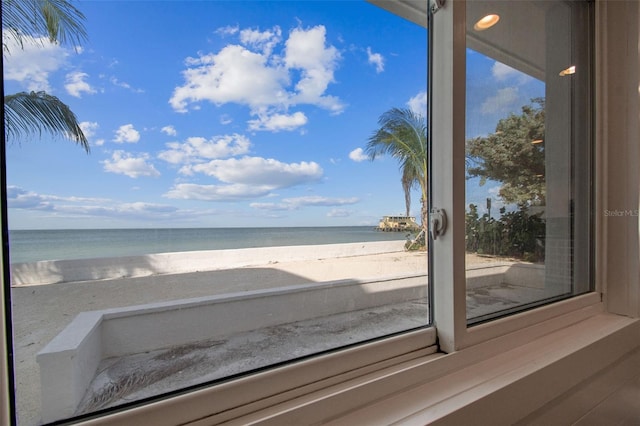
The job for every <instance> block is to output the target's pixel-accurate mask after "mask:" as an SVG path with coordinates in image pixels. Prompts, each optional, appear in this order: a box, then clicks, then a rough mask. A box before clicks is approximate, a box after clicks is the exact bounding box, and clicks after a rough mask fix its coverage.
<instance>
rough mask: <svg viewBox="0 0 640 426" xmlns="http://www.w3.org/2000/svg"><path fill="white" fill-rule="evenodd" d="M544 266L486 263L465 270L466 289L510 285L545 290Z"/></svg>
mask: <svg viewBox="0 0 640 426" xmlns="http://www.w3.org/2000/svg"><path fill="white" fill-rule="evenodd" d="M544 270H545V268H544V265H539V264H531V263H513V262H504V263H502V262H500V263H498V262H497V263H487V264H479V265H472V266H469V267H468V268H467V271H466V276H467V289H469V290H470V289H476V288H482V287H489V286H494V285H498V284H511V285H516V286H522V287H532V288H540V289H542V288H545V276H544Z"/></svg>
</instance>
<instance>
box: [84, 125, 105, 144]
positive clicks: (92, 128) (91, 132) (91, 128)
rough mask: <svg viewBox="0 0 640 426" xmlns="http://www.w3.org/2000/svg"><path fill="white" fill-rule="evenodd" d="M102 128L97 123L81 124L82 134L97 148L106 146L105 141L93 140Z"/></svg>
mask: <svg viewBox="0 0 640 426" xmlns="http://www.w3.org/2000/svg"><path fill="white" fill-rule="evenodd" d="M99 127H100V126H99V125H98V123H97V122H95V121H83V122H81V123H80V128H81V129H82V133H84V135H85V136H86V138H87V140H89V142H91V143H92V144H93V145H95V146H102V145H104V139H95V140H94V139H93V137H94V136H95V135H96V131H97V130H98V128H99Z"/></svg>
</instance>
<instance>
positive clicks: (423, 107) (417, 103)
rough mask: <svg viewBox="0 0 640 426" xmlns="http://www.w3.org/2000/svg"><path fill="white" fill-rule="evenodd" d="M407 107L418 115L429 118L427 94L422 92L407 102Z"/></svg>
mask: <svg viewBox="0 0 640 426" xmlns="http://www.w3.org/2000/svg"><path fill="white" fill-rule="evenodd" d="M407 105H408V106H409V108H410V109H411V111H413V112H414V113H416V114H420V115H421V116H422V117H425V118H426V116H427V92H420V93H418V94H417V95H415V96H414V97H412V98H411V99H409V101H408V102H407Z"/></svg>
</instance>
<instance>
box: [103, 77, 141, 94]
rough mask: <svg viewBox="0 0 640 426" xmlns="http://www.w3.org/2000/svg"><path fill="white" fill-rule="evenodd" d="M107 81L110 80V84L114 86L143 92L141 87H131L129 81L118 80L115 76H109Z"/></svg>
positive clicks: (134, 91)
mask: <svg viewBox="0 0 640 426" xmlns="http://www.w3.org/2000/svg"><path fill="white" fill-rule="evenodd" d="M109 81H110V82H111V84H113V85H114V86H118V87H122V88H123V89H127V90H130V91H132V92H133V93H144V90H142V89H136V88H134V87H132V86H131V85H130V84H129V83H127V82H124V81H120V80H118V79H117V78H116V77H111V78H109Z"/></svg>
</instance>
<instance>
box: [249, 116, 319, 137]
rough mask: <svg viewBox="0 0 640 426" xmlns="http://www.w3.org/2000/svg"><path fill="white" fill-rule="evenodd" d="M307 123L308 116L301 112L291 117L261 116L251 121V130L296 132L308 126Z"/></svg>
mask: <svg viewBox="0 0 640 426" xmlns="http://www.w3.org/2000/svg"><path fill="white" fill-rule="evenodd" d="M307 121H308V119H307V116H306V115H304V113H302V112H300V111H297V112H295V113H293V114H290V115H287V114H273V115H260V116H259V117H258V119H256V120H249V129H250V130H269V131H272V132H278V131H280V130H294V129H296V128H298V127H301V126H304V125H305V124H307Z"/></svg>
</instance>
